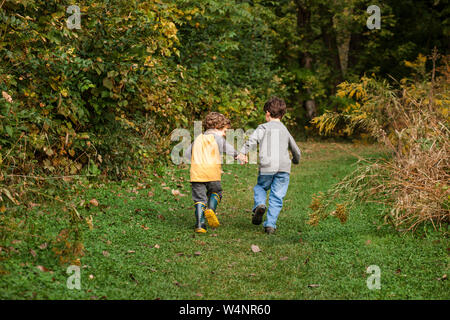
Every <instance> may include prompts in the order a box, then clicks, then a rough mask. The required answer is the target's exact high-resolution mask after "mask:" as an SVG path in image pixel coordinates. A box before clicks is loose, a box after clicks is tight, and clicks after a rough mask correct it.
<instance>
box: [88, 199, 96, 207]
mask: <svg viewBox="0 0 450 320" xmlns="http://www.w3.org/2000/svg"><path fill="white" fill-rule="evenodd" d="M89 203H90V204H92V205H93V206H94V207H98V201H97V199H91V200H90V201H89Z"/></svg>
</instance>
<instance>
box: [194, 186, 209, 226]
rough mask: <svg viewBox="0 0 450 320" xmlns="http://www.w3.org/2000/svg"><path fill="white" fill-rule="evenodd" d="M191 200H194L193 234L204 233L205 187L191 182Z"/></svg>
mask: <svg viewBox="0 0 450 320" xmlns="http://www.w3.org/2000/svg"><path fill="white" fill-rule="evenodd" d="M191 189H192V200H194V207H195V219H196V223H195V227H194V228H195V232H198V233H204V232H206V224H205V213H204V210H205V207H206V201H207V197H206V185H205V183H203V182H191Z"/></svg>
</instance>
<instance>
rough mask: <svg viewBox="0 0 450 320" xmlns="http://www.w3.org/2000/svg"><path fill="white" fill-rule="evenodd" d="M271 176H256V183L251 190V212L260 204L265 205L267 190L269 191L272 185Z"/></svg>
mask: <svg viewBox="0 0 450 320" xmlns="http://www.w3.org/2000/svg"><path fill="white" fill-rule="evenodd" d="M272 180H273V175H262V174H260V175H258V182H257V183H256V186H255V187H254V188H253V200H254V202H253V203H254V205H253V209H252V211H255V209H256V207H257V206H259V205H261V204H264V205H265V204H266V198H267V190H269V189H270V185H271V184H272Z"/></svg>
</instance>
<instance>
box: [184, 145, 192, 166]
mask: <svg viewBox="0 0 450 320" xmlns="http://www.w3.org/2000/svg"><path fill="white" fill-rule="evenodd" d="M192 146H193V143H191V144H190V145H189V148H187V150H186V152H185V153H184V158H185V160H186V163H188V164H189V163H191V157H192Z"/></svg>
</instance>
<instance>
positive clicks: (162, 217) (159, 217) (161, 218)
mask: <svg viewBox="0 0 450 320" xmlns="http://www.w3.org/2000/svg"><path fill="white" fill-rule="evenodd" d="M156 217H157V218H158V219H160V220H163V221H164V220H166V218H164V216H163V215H162V214H158V215H157V216H156Z"/></svg>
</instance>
